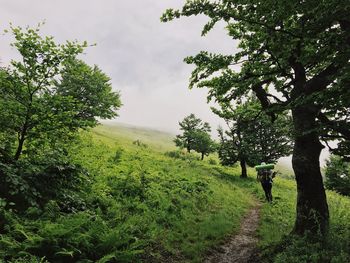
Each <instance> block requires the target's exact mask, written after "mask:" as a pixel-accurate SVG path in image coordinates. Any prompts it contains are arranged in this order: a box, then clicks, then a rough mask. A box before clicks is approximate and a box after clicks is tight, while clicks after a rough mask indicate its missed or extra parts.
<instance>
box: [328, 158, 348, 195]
mask: <svg viewBox="0 0 350 263" xmlns="http://www.w3.org/2000/svg"><path fill="white" fill-rule="evenodd" d="M325 175H326V182H325V185H326V187H327V188H328V189H331V190H334V191H336V192H338V193H340V194H343V195H348V196H349V195H350V164H349V163H348V162H345V161H344V160H342V159H341V158H339V157H338V156H331V158H330V159H329V160H328V161H327V166H326V171H325Z"/></svg>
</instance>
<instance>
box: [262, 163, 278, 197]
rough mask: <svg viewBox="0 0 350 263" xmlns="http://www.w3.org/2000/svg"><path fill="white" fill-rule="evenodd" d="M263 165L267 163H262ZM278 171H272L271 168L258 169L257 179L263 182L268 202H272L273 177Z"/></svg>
mask: <svg viewBox="0 0 350 263" xmlns="http://www.w3.org/2000/svg"><path fill="white" fill-rule="evenodd" d="M261 165H265V163H261ZM276 173H277V172H272V170H270V169H261V170H258V174H257V180H258V181H260V182H261V186H262V188H263V189H264V192H265V196H266V200H267V201H268V202H272V193H271V189H272V179H273V178H274V177H275V175H276Z"/></svg>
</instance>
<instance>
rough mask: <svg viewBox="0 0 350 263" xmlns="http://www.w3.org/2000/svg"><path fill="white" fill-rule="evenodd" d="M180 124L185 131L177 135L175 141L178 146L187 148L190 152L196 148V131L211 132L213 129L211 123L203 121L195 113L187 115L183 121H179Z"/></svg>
mask: <svg viewBox="0 0 350 263" xmlns="http://www.w3.org/2000/svg"><path fill="white" fill-rule="evenodd" d="M179 125H180V130H182V131H183V133H182V134H179V135H176V138H175V140H174V142H175V144H176V146H178V147H180V148H186V150H187V152H188V153H190V152H191V150H194V147H195V146H194V144H195V135H196V133H197V132H198V131H203V132H205V133H209V132H210V130H211V129H210V125H209V123H207V122H203V121H202V120H201V119H199V118H197V117H196V116H195V115H194V114H193V113H192V114H190V115H189V116H187V117H185V118H184V119H183V120H182V121H181V122H179ZM199 136H201V135H199Z"/></svg>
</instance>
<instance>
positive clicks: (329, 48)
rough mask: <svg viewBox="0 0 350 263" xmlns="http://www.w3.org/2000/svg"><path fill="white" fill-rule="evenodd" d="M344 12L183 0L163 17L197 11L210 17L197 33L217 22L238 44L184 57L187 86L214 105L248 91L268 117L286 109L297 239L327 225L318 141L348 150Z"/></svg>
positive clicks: (348, 34)
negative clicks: (231, 49) (226, 50)
mask: <svg viewBox="0 0 350 263" xmlns="http://www.w3.org/2000/svg"><path fill="white" fill-rule="evenodd" d="M349 8H350V2H349V1H339V0H329V1H316V0H308V1H275V0H264V1H260V0H252V1H243V0H237V1H229V0H218V1H215V2H213V1H209V0H202V1H198V0H189V1H187V2H186V3H185V5H184V6H183V8H182V10H172V9H169V10H167V11H166V12H165V13H164V15H163V17H162V20H163V21H169V20H172V19H174V18H179V17H181V16H192V15H198V14H203V15H206V16H207V17H208V18H209V22H208V23H207V24H206V25H205V26H204V28H203V31H202V34H203V35H205V34H206V33H208V32H209V31H210V30H211V29H212V28H213V27H214V26H215V24H216V23H217V22H218V21H224V22H225V23H226V29H227V32H228V35H229V36H230V37H231V38H233V39H235V40H238V41H239V44H238V48H239V50H237V52H236V53H235V54H233V55H222V54H210V53H208V52H200V53H199V54H198V55H196V56H192V57H188V58H186V62H187V63H189V64H195V66H196V68H195V69H194V71H193V73H192V76H191V82H190V87H194V86H197V87H207V88H208V89H209V98H212V99H215V100H216V101H219V102H220V101H239V100H241V99H242V98H244V97H246V96H247V95H249V94H251V93H254V94H255V95H256V96H257V97H258V99H259V101H260V103H261V105H262V107H263V108H264V109H265V110H266V112H267V113H268V114H269V115H270V116H271V117H272V118H275V116H276V114H279V113H281V112H283V111H285V110H286V109H290V110H291V112H292V117H293V128H294V149H293V158H292V163H293V169H294V172H295V177H296V182H297V191H298V196H297V215H296V221H295V225H294V229H293V232H294V233H296V234H299V235H303V234H304V233H305V232H311V233H313V234H317V233H319V232H320V233H322V234H325V233H326V232H327V229H328V226H329V211H328V205H327V200H326V194H325V190H324V186H323V181H322V176H321V171H320V164H319V156H320V152H321V150H322V148H324V146H323V145H322V144H321V141H320V140H323V141H327V140H329V139H333V140H334V139H338V140H340V143H339V146H340V147H341V149H342V150H341V151H340V153H343V154H344V153H345V154H346V151H344V149H346V150H348V149H349V143H348V142H349V140H350V129H349V127H350V125H349V116H350V115H349V108H350V89H349V83H350V65H349V58H350V19H349V12H348V10H349ZM235 66H239V69H237V67H235ZM347 154H348V155H349V152H347Z"/></svg>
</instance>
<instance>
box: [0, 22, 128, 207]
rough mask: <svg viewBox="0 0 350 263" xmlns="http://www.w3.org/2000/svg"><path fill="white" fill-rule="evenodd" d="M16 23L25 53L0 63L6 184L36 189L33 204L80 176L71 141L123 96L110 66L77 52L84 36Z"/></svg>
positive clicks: (7, 192)
mask: <svg viewBox="0 0 350 263" xmlns="http://www.w3.org/2000/svg"><path fill="white" fill-rule="evenodd" d="M11 31H12V33H13V35H14V38H15V41H14V43H13V44H12V46H13V47H14V48H16V49H17V50H18V52H19V55H20V60H17V61H16V60H12V61H11V63H10V65H9V66H8V67H4V68H1V69H0V115H1V119H0V127H1V128H0V185H1V189H0V190H1V191H0V192H1V196H4V197H6V198H9V197H11V196H17V197H18V196H22V197H23V196H24V197H25V198H26V199H28V196H30V195H31V196H32V197H33V198H32V199H31V200H30V203H31V205H33V202H32V201H33V200H34V199H38V198H44V196H43V195H46V193H48V192H50V198H51V197H52V196H53V195H52V194H53V193H52V192H55V191H56V192H57V191H58V190H60V189H58V188H61V189H68V188H71V187H72V186H73V185H74V182H77V181H79V179H78V178H72V177H74V176H75V175H77V174H79V173H80V169H79V167H78V166H76V165H74V164H72V163H71V161H70V159H69V156H67V155H68V150H67V149H68V147H69V145H70V144H71V143H72V140H73V139H74V138H76V137H77V134H78V131H79V130H80V129H87V128H89V127H94V126H96V125H97V123H98V118H102V119H106V118H108V119H110V118H113V117H115V116H117V110H118V109H119V107H120V106H121V102H120V95H119V93H118V92H113V91H112V87H111V83H110V79H109V77H108V76H107V75H106V74H105V73H103V72H102V71H101V70H100V69H99V68H98V67H97V66H94V67H90V66H88V65H87V64H85V63H84V62H83V61H81V60H79V59H77V56H78V55H79V54H82V52H83V51H84V48H85V47H86V46H87V44H86V43H83V44H79V43H77V42H69V41H67V42H66V43H65V44H56V43H55V41H54V39H53V38H52V37H41V36H40V35H39V27H38V28H36V29H31V28H26V29H22V28H20V27H11ZM76 177H78V176H76ZM42 182H49V183H50V185H51V186H52V188H50V187H49V188H47V187H43V184H42ZM39 188H40V190H39ZM45 188H46V189H45ZM47 190H50V191H47ZM24 192H25V193H24ZM16 200H17V199H16ZM34 201H35V200H34ZM22 203H23V200H20V201H18V202H17V204H22Z"/></svg>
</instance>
